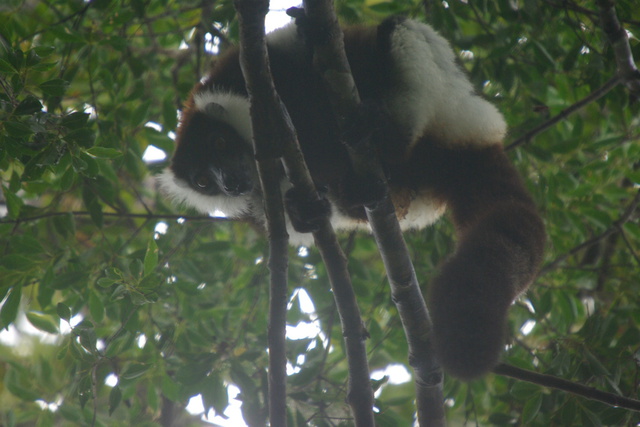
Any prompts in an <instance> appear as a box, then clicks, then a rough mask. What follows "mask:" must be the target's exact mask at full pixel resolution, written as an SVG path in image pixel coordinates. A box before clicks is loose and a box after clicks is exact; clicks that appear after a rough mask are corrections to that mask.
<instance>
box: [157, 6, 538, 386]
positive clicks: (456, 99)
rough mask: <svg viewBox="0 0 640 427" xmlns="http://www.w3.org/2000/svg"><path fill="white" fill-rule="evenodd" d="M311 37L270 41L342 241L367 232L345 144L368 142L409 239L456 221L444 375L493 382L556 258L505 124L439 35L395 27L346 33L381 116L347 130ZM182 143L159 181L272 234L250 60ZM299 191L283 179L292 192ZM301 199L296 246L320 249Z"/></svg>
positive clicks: (228, 62)
mask: <svg viewBox="0 0 640 427" xmlns="http://www.w3.org/2000/svg"><path fill="white" fill-rule="evenodd" d="M301 33H304V32H301V31H299V29H298V28H297V27H296V25H295V24H290V25H288V26H286V27H284V28H281V29H279V30H276V31H274V32H272V33H270V34H268V35H267V46H268V52H269V60H270V65H271V71H272V74H273V78H274V81H275V85H276V89H277V91H278V93H279V95H280V97H281V98H282V101H283V102H284V104H285V106H286V107H287V109H288V112H289V115H290V116H291V119H292V121H293V124H294V125H295V128H296V131H297V134H298V139H299V141H300V145H301V147H302V151H303V153H304V157H305V160H306V162H307V165H308V167H309V169H310V171H311V175H312V177H313V179H314V181H315V182H316V184H317V185H318V186H319V187H320V186H322V187H323V188H324V189H325V190H326V193H325V194H326V200H328V201H329V203H326V202H325V205H326V206H327V212H326V213H324V214H327V215H330V220H331V223H332V225H333V226H334V227H335V228H336V229H337V230H353V229H356V228H363V229H366V228H367V222H366V216H365V212H364V208H363V206H362V200H360V199H359V196H358V195H361V194H367V193H368V192H370V189H368V188H362V187H363V185H362V183H360V184H358V183H357V182H354V179H353V169H352V167H351V164H350V161H349V156H348V155H347V149H346V147H345V145H344V144H349V143H352V141H350V140H349V139H350V137H349V136H350V135H366V134H367V133H368V134H369V137H370V138H371V140H373V141H375V147H376V148H377V154H378V156H379V159H380V161H381V163H382V166H383V169H384V171H385V173H386V176H387V179H388V185H389V190H390V193H391V198H392V201H393V203H394V205H395V206H396V212H397V217H398V220H399V222H400V226H401V227H402V229H404V230H407V229H420V228H424V227H426V226H427V225H429V224H432V223H433V222H434V221H436V220H437V219H438V218H439V217H440V216H441V215H442V214H443V213H444V212H445V210H446V209H447V208H448V209H449V210H450V212H451V214H450V215H451V219H452V220H453V223H454V224H455V227H456V230H457V238H458V244H457V249H456V251H455V253H454V254H453V255H452V256H451V257H450V258H449V259H448V260H447V261H445V262H444V263H443V265H442V266H441V267H440V269H439V273H438V274H437V276H436V277H435V278H434V279H433V281H432V282H431V283H430V285H429V291H428V296H427V306H428V308H429V310H430V316H431V320H432V322H433V343H434V349H435V352H436V357H437V359H438V361H439V362H440V364H441V366H442V367H443V369H444V370H445V371H446V372H448V373H450V374H452V375H454V376H456V377H458V378H460V379H464V380H469V379H473V378H477V377H479V376H481V375H483V374H485V373H487V372H488V371H489V370H491V369H492V368H493V367H494V366H495V365H496V364H497V362H498V360H499V358H500V354H501V352H502V350H503V348H504V340H505V330H506V322H507V313H508V309H509V306H510V305H511V304H512V302H513V301H514V299H515V298H516V297H517V296H518V295H519V294H520V293H521V292H523V291H524V290H525V289H526V287H527V286H528V285H529V283H530V282H531V281H532V280H533V278H534V276H535V274H536V272H537V269H538V266H539V264H540V262H541V259H542V252H543V247H544V244H545V232H544V225H543V223H542V220H541V219H540V217H539V215H538V213H537V211H536V207H535V206H534V203H533V201H532V199H531V197H530V196H529V194H528V192H527V190H526V189H525V187H524V185H523V183H522V181H521V179H520V177H519V176H518V173H517V172H516V171H515V169H514V168H513V167H512V166H511V164H510V163H509V161H508V159H507V157H506V155H505V153H504V152H503V147H502V140H503V138H504V136H505V132H506V125H505V121H504V119H503V117H502V115H501V114H500V113H499V112H498V110H497V109H496V108H495V107H494V106H493V105H492V104H491V103H489V102H488V101H486V100H485V99H484V98H483V97H482V96H480V95H478V94H477V93H476V92H475V91H474V88H473V87H472V85H471V83H470V82H469V80H468V78H467V76H466V74H465V72H464V71H463V70H462V69H461V68H460V66H459V65H458V64H457V63H456V57H455V54H454V52H453V51H452V49H451V47H450V46H449V44H448V43H447V41H446V40H445V39H443V38H442V37H441V36H440V35H438V34H437V33H436V32H435V31H434V30H433V29H432V28H431V27H429V26H428V25H425V24H422V23H419V22H416V21H413V20H409V19H404V18H399V17H394V18H390V19H387V20H386V21H384V22H383V23H382V24H380V25H379V26H377V27H347V28H344V42H345V49H346V53H347V57H348V60H349V63H350V65H351V70H352V72H353V77H354V79H355V83H356V86H357V88H358V90H359V92H360V96H361V99H362V103H363V106H364V107H363V111H370V112H371V111H375V112H376V113H371V114H366V113H365V114H362V113H359V114H357V117H355V116H354V120H353V121H352V122H353V127H354V128H355V129H346V130H345V129H343V130H341V129H339V126H338V121H337V119H336V117H335V115H334V112H333V111H332V108H331V104H330V102H329V99H328V97H327V94H326V91H325V89H324V87H323V84H322V81H321V79H320V77H319V76H318V74H317V73H316V71H315V70H314V67H313V64H312V47H310V46H309V44H310V43H309V42H308V40H307V39H308V37H303V36H301ZM372 106H373V108H371V107H372ZM367 117H370V119H369V120H367ZM356 138H357V137H356ZM176 139H177V148H176V151H175V154H174V157H173V159H172V163H171V167H170V168H169V169H167V171H165V173H164V174H162V175H161V176H160V181H161V184H162V187H163V188H164V190H165V191H166V192H167V193H168V194H169V195H170V196H171V197H172V198H173V199H175V201H177V202H182V203H184V204H186V205H190V206H192V207H194V208H196V209H197V210H199V211H201V212H203V213H211V212H214V211H222V212H224V213H225V214H226V215H228V216H229V217H231V218H244V219H250V220H252V221H253V222H255V223H257V224H260V225H264V223H265V217H264V213H263V204H262V195H261V190H260V188H259V183H258V179H257V173H256V167H255V165H254V158H253V149H252V129H251V120H250V115H249V100H248V96H247V92H246V89H245V82H244V79H243V76H242V72H241V69H240V63H239V50H238V48H232V49H230V50H228V51H226V52H225V53H224V54H223V55H221V56H220V57H219V58H218V59H217V60H216V62H215V64H214V66H213V69H212V70H211V72H210V73H209V75H208V77H206V78H205V79H204V80H202V81H201V82H199V83H198V84H197V85H196V86H195V88H194V89H193V92H192V94H191V96H190V98H189V100H188V102H187V103H186V106H185V109H184V111H183V112H182V116H181V120H180V126H179V129H178V133H177V138H176ZM355 181H357V180H355ZM289 187H290V185H289V184H288V183H287V180H286V178H285V176H284V174H283V177H282V188H283V191H287V190H288V189H289ZM289 193H291V191H289ZM290 195H291V194H287V198H286V200H287V202H288V206H287V212H288V215H287V226H288V231H289V234H290V239H291V242H292V244H296V245H309V244H311V243H312V241H313V240H312V237H311V235H310V234H309V233H307V231H309V229H312V228H313V227H306V226H305V219H304V218H299V217H298V216H299V212H301V211H304V207H303V208H302V209H296V208H295V204H296V203H298V204H304V201H298V202H296V201H295V200H293V199H295V197H289V196H290ZM311 215H313V214H311Z"/></svg>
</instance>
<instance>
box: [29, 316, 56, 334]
mask: <svg viewBox="0 0 640 427" xmlns="http://www.w3.org/2000/svg"><path fill="white" fill-rule="evenodd" d="M27 320H29V323H31V324H32V325H33V326H35V327H36V328H38V329H40V330H41V331H44V332H48V333H50V334H57V333H58V332H59V330H58V325H57V324H56V322H55V321H54V320H53V318H52V317H51V316H49V315H47V314H44V313H40V312H37V311H28V312H27Z"/></svg>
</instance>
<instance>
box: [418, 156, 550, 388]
mask: <svg viewBox="0 0 640 427" xmlns="http://www.w3.org/2000/svg"><path fill="white" fill-rule="evenodd" d="M432 154H433V155H434V158H435V159H437V160H439V161H442V162H445V164H446V163H449V164H451V165H452V166H451V167H450V168H449V172H447V174H448V176H447V177H444V178H442V179H441V180H438V182H439V183H440V185H439V186H438V185H436V188H439V189H440V192H441V193H442V197H443V198H444V199H445V200H446V201H447V204H448V205H449V208H450V211H451V214H452V218H453V221H454V223H455V225H456V227H457V229H458V244H457V249H456V251H455V253H454V254H453V255H452V256H451V257H450V258H449V259H448V260H447V261H445V263H444V264H443V265H442V266H441V269H440V271H439V273H438V275H437V276H436V277H435V279H434V280H433V281H432V283H431V284H430V286H429V294H428V305H429V310H430V314H431V319H432V322H433V340H434V349H435V352H436V357H437V359H438V361H439V362H440V364H441V366H442V368H443V369H444V370H445V371H446V372H447V373H449V374H451V375H453V376H455V377H458V378H460V379H463V380H471V379H474V378H477V377H479V376H481V375H483V374H485V373H487V372H488V371H490V370H491V369H492V368H493V367H494V366H495V365H496V364H497V363H498V360H499V358H500V354H501V352H502V351H503V349H504V344H505V341H504V340H505V331H506V325H507V313H508V310H509V307H510V305H511V304H512V302H513V300H514V299H515V298H516V297H517V296H518V295H519V294H520V293H521V292H523V291H524V290H525V289H526V288H527V286H528V285H529V284H530V282H531V281H532V280H533V278H534V277H535V275H536V273H537V270H538V267H539V265H540V262H541V260H542V253H543V249H544V245H545V232H544V225H543V223H542V220H541V219H540V217H539V215H538V213H537V211H536V208H535V206H534V204H533V201H532V200H531V198H530V196H529V195H528V193H527V191H526V190H525V188H524V186H523V184H522V182H521V180H520V177H519V176H518V174H517V173H516V171H515V169H514V168H513V167H512V166H511V165H510V164H509V162H508V160H507V158H506V156H505V155H504V153H503V152H502V150H501V149H499V148H489V149H483V150H479V151H471V152H468V151H465V152H464V153H461V152H457V153H456V152H453V151H448V150H442V151H439V152H434V153H432ZM453 165H456V167H455V168H454V167H453ZM452 168H453V169H455V170H452Z"/></svg>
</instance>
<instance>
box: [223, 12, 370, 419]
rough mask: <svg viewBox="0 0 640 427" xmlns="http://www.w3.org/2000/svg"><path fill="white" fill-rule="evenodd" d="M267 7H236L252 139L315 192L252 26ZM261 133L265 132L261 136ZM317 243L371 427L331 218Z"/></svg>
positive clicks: (361, 333)
mask: <svg viewBox="0 0 640 427" xmlns="http://www.w3.org/2000/svg"><path fill="white" fill-rule="evenodd" d="M267 7H268V2H267V1H263V0H237V1H236V9H237V11H238V13H239V15H240V22H241V24H242V27H243V29H242V31H241V35H242V37H241V40H242V45H243V50H242V64H243V73H244V75H245V80H246V82H247V89H248V92H249V94H250V96H251V98H252V107H251V109H252V111H251V112H252V114H251V115H252V121H253V123H254V138H256V139H259V138H263V137H264V138H268V139H270V140H272V141H281V143H282V145H281V146H279V147H270V149H269V150H263V149H262V148H261V147H259V146H258V147H256V156H257V158H258V161H259V162H261V161H262V159H263V158H266V157H271V158H273V157H275V156H278V155H280V154H283V155H284V161H285V164H286V167H287V171H288V172H289V178H290V179H291V181H292V183H293V184H294V187H296V188H298V189H300V190H305V191H307V192H315V191H316V190H315V185H314V184H313V181H312V179H311V176H310V175H309V172H308V170H307V169H306V166H305V165H304V158H303V156H302V152H301V151H300V148H299V146H298V144H297V141H296V137H295V133H294V130H293V127H292V124H291V121H290V119H289V117H288V116H286V115H283V114H277V113H276V112H278V111H283V104H282V102H281V101H280V99H279V97H278V96H277V94H276V93H275V88H274V86H273V81H272V79H271V73H270V71H269V68H268V62H267V56H266V45H265V42H264V25H263V21H260V22H258V20H257V19H256V18H253V20H251V21H250V19H251V17H252V16H253V15H255V9H260V10H264V9H266V8H267ZM258 100H260V104H258V103H257V102H256V101H258ZM266 119H270V120H271V123H270V126H271V127H269V128H266V127H260V126H258V125H260V123H259V122H260V121H261V120H266ZM262 131H267V132H265V133H263V134H261V132H262ZM314 238H315V240H316V244H317V246H318V248H319V250H320V253H321V255H322V257H323V260H324V262H325V265H326V267H327V272H328V274H329V279H330V281H331V285H332V289H333V293H334V297H335V300H336V305H337V307H338V312H339V314H340V319H341V321H342V325H343V335H344V339H345V345H346V350H347V361H348V364H349V392H348V401H349V404H350V405H351V407H352V410H353V413H354V416H355V420H356V425H357V426H373V425H374V422H373V393H372V388H371V382H370V378H369V369H368V363H367V354H366V348H365V345H364V340H365V336H366V331H365V330H364V327H363V324H362V319H361V317H360V310H359V309H358V306H357V303H356V298H355V294H354V292H353V288H352V286H351V279H350V277H349V275H348V272H347V264H346V258H345V257H344V255H343V254H342V251H341V250H340V246H339V245H338V241H337V238H336V236H335V233H334V232H333V229H332V228H331V225H330V223H329V219H328V218H326V219H325V221H324V224H322V226H321V229H320V231H319V232H317V233H314ZM270 375H272V372H270ZM280 392H281V391H280ZM274 393H276V391H274V390H271V391H270V395H271V399H272V400H273V399H274V398H278V399H280V396H274ZM282 398H284V395H283V396H282ZM272 410H274V411H275V410H277V411H278V412H277V414H278V416H279V414H280V413H281V410H282V408H280V407H279V408H273V406H272ZM274 415H275V414H274ZM271 424H272V425H277V426H282V425H285V420H281V421H280V420H276V419H275V418H274V416H273V415H272V418H271Z"/></svg>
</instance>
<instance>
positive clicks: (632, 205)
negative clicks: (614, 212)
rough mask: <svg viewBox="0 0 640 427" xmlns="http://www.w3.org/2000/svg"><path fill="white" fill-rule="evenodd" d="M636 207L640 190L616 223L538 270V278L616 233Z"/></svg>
mask: <svg viewBox="0 0 640 427" xmlns="http://www.w3.org/2000/svg"><path fill="white" fill-rule="evenodd" d="M638 205H640V190H638V192H637V193H636V195H635V197H634V198H633V200H631V202H630V203H629V204H628V205H627V207H626V208H625V210H624V212H623V213H622V215H620V217H619V218H618V219H617V220H616V221H614V222H613V224H612V225H611V226H610V227H609V228H608V229H606V230H605V231H603V232H602V233H600V234H598V235H597V236H595V237H593V238H591V239H589V240H587V241H585V242H582V243H581V244H579V245H578V246H576V247H574V248H573V249H571V250H570V251H569V252H567V253H566V254H564V255H561V256H559V257H558V258H556V259H555V260H554V261H552V262H551V263H549V264H547V265H545V266H544V268H542V269H541V270H540V273H539V275H538V276H542V275H544V274H546V273H548V272H549V271H551V270H554V269H555V268H556V267H557V266H558V265H559V264H561V263H562V262H564V261H565V260H566V259H567V258H569V257H570V256H572V255H575V254H576V253H578V252H580V251H581V250H583V249H585V248H588V247H589V246H591V245H594V244H596V243H598V242H599V241H601V240H603V239H605V238H607V237H608V236H610V235H611V234H613V233H616V232H618V231H619V230H620V229H621V228H622V226H623V225H624V224H625V223H627V222H628V221H629V220H631V217H632V216H633V213H634V211H635V210H636V208H637V207H638Z"/></svg>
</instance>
